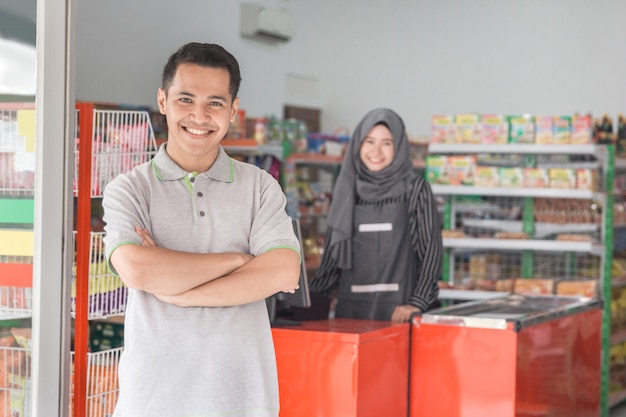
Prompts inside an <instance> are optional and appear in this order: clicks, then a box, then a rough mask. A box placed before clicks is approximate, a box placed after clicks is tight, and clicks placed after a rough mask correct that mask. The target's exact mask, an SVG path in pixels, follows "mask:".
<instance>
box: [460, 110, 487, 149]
mask: <svg viewBox="0 0 626 417" xmlns="http://www.w3.org/2000/svg"><path fill="white" fill-rule="evenodd" d="M454 125H455V130H456V142H457V143H481V142H482V126H481V121H480V115H479V114H457V115H456V116H454Z"/></svg>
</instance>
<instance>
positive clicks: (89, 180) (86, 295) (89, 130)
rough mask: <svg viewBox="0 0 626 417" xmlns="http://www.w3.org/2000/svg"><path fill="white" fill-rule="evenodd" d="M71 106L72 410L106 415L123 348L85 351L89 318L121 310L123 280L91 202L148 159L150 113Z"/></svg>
mask: <svg viewBox="0 0 626 417" xmlns="http://www.w3.org/2000/svg"><path fill="white" fill-rule="evenodd" d="M76 109H77V118H76V119H77V126H76V127H77V132H76V135H75V137H76V143H75V148H74V151H75V155H76V158H75V162H76V163H75V165H76V171H75V175H74V195H75V196H76V201H77V203H76V225H75V226H76V227H75V230H76V232H75V234H74V244H75V248H76V253H75V269H74V280H73V296H74V297H73V301H74V302H75V303H74V305H73V311H72V312H73V315H74V317H75V320H74V323H75V331H74V355H73V381H72V382H73V388H74V389H73V401H72V411H73V415H74V416H76V417H81V416H99V415H102V411H103V410H102V407H103V406H106V407H107V410H106V411H107V412H106V413H105V415H106V414H109V413H111V412H112V410H111V407H112V405H114V404H115V401H116V399H117V363H118V361H119V354H120V352H121V349H122V348H121V347H117V348H113V349H106V348H104V347H103V346H99V349H102V350H100V351H98V352H90V351H89V336H90V335H89V320H91V319H95V318H102V317H108V316H115V315H123V314H124V311H125V306H126V295H127V290H126V288H125V287H124V286H123V284H122V282H121V281H120V280H119V278H118V277H115V276H113V275H112V274H111V273H110V272H109V271H108V268H107V267H106V261H105V257H104V246H103V243H102V236H103V233H102V229H101V223H98V221H96V222H95V223H96V226H95V227H94V217H95V219H96V220H101V219H99V214H98V213H92V207H93V204H94V200H98V199H101V197H102V194H103V192H104V188H105V187H106V185H107V183H108V182H109V181H111V180H112V179H114V178H115V177H116V176H117V175H119V174H121V173H124V172H128V171H130V170H131V169H132V168H134V167H135V166H137V165H139V164H141V163H143V162H147V161H148V160H149V159H151V158H152V156H153V155H154V153H155V152H156V141H155V137H154V131H153V129H152V124H151V121H150V114H149V113H148V112H147V111H145V110H126V109H125V110H120V109H116V108H110V106H106V108H99V106H98V105H96V104H94V103H84V102H83V103H77V105H76ZM96 206H97V205H96ZM94 214H95V215H94ZM111 347H112V346H111ZM94 379H95V380H97V382H96V383H94ZM103 379H104V380H103ZM94 390H97V391H96V392H94Z"/></svg>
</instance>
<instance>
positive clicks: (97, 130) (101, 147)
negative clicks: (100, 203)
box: [74, 109, 156, 197]
mask: <svg viewBox="0 0 626 417" xmlns="http://www.w3.org/2000/svg"><path fill="white" fill-rule="evenodd" d="M78 113H79V111H77V117H76V120H77V121H78V120H79V119H78ZM79 133H80V132H79V129H78V123H77V125H76V135H75V137H76V140H75V143H74V155H75V173H74V194H75V195H76V194H77V192H78V168H79V147H80V143H79V142H80V140H79V138H80V136H79ZM91 147H92V148H91V155H92V160H91V196H92V197H99V196H102V193H103V192H104V188H105V187H106V185H107V183H108V182H109V181H111V180H112V179H113V178H115V177H116V176H118V175H119V174H121V173H123V172H128V171H130V170H131V169H132V168H134V167H135V166H137V165H139V164H142V163H143V162H146V161H148V160H149V159H150V158H151V157H152V156H153V155H154V153H155V152H156V141H155V138H154V131H153V129H152V124H151V123H150V115H149V113H148V112H146V111H135V110H98V109H95V110H94V111H93V137H92V142H91Z"/></svg>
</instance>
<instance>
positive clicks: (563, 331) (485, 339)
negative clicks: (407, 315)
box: [410, 300, 602, 417]
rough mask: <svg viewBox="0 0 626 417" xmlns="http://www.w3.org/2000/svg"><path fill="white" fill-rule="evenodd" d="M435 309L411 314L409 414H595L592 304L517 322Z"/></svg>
mask: <svg viewBox="0 0 626 417" xmlns="http://www.w3.org/2000/svg"><path fill="white" fill-rule="evenodd" d="M523 301H524V300H523ZM523 307H524V302H522V303H521V307H520V308H523ZM436 314H438V313H437V311H434V312H433V316H432V317H427V315H425V316H423V317H418V318H416V319H415V320H414V327H413V329H412V353H411V386H410V387H411V388H410V416H411V417H424V416H442V417H445V416H456V417H531V416H552V417H572V416H599V415H600V377H601V370H600V369H601V364H600V361H601V356H602V355H601V327H602V326H601V324H602V310H601V309H600V307H599V306H595V307H594V308H591V309H586V310H583V311H580V312H575V311H573V309H572V311H565V312H562V313H561V314H559V315H557V316H555V317H553V318H548V319H547V320H545V321H540V320H537V321H535V322H531V323H529V324H528V325H526V326H524V327H516V325H515V323H512V322H507V323H505V324H504V325H502V326H499V327H498V326H494V327H493V328H488V327H489V325H491V324H493V322H497V320H496V319H493V320H492V322H489V321H488V319H482V318H478V319H472V318H471V317H470V318H469V319H464V318H463V317H461V316H457V317H456V318H455V317H453V316H444V315H439V316H436ZM429 318H431V320H430V321H429V322H426V320H427V319H429ZM464 320H466V321H464ZM481 321H482V322H481ZM481 326H483V327H481Z"/></svg>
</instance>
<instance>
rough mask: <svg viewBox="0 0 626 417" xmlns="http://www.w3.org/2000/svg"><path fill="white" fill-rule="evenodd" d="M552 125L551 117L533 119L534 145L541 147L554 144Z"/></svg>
mask: <svg viewBox="0 0 626 417" xmlns="http://www.w3.org/2000/svg"><path fill="white" fill-rule="evenodd" d="M553 125H554V123H553V121H552V116H537V117H536V118H535V143H538V144H543V145H546V144H551V143H554V135H553V130H554V126H553Z"/></svg>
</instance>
